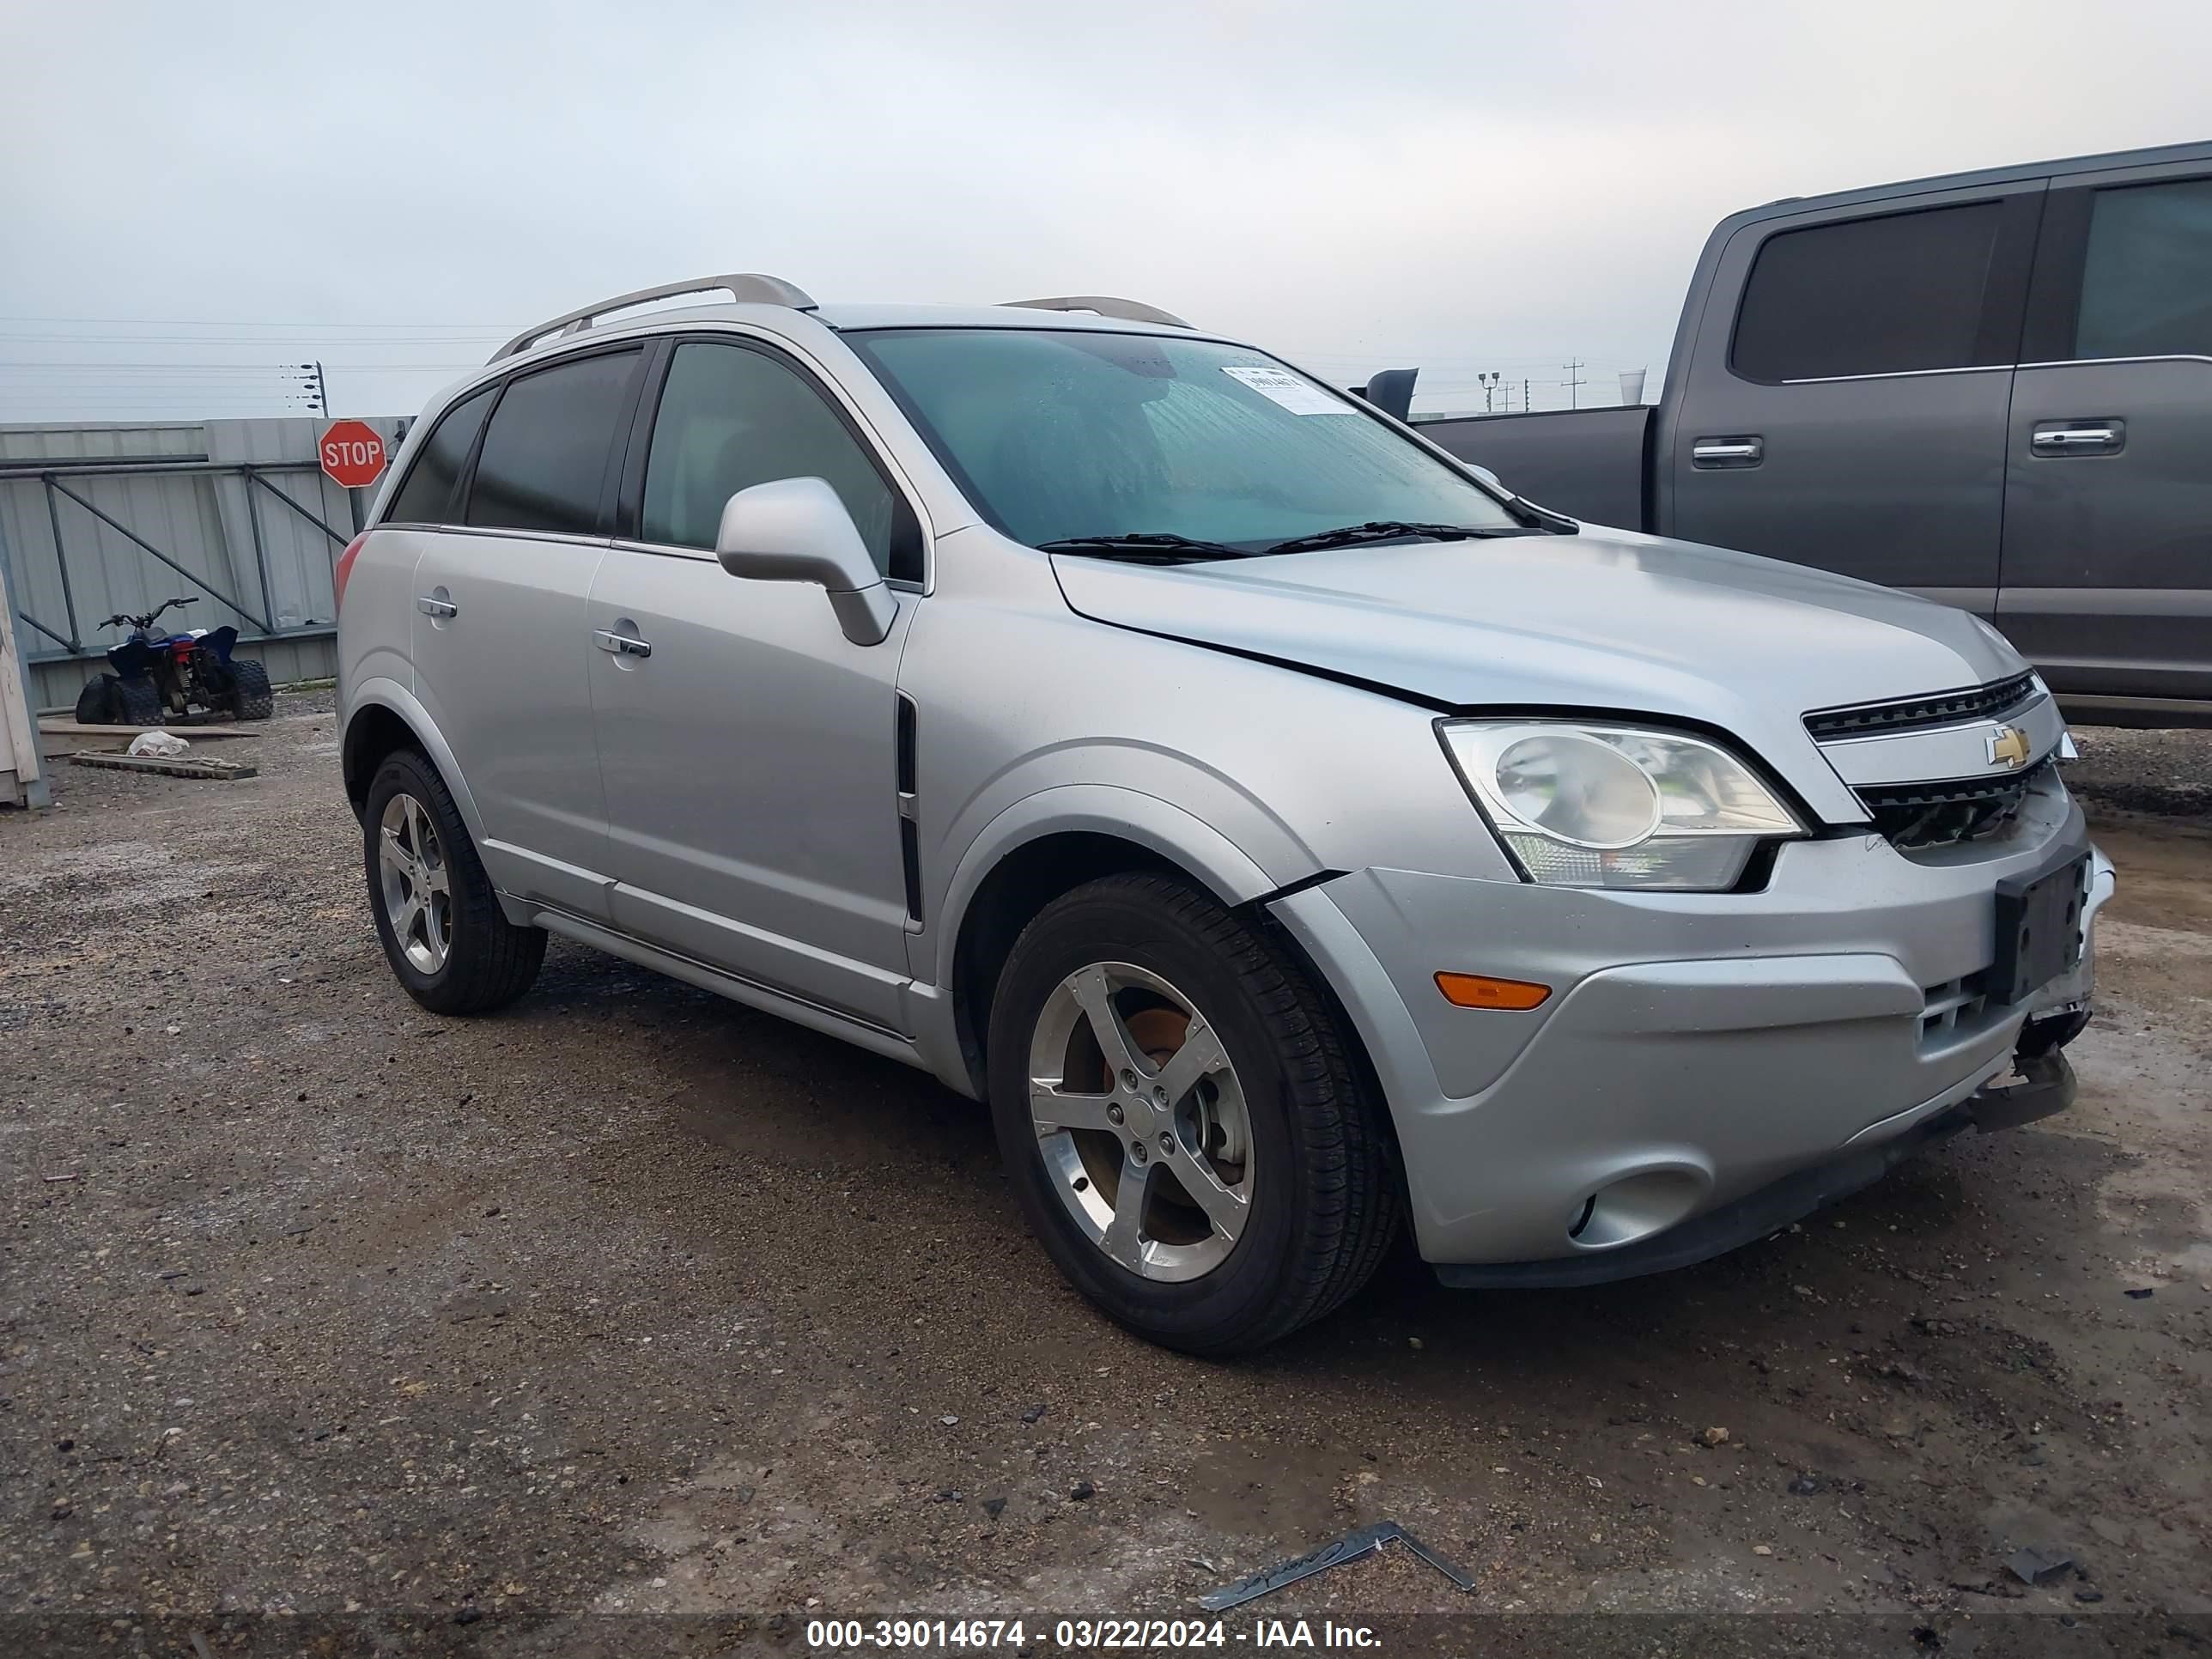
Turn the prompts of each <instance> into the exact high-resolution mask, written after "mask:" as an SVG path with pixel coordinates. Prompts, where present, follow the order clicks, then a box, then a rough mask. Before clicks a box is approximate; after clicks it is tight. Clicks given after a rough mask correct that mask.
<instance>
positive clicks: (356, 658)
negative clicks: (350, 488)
mask: <svg viewBox="0 0 2212 1659" xmlns="http://www.w3.org/2000/svg"><path fill="white" fill-rule="evenodd" d="M421 557H422V538H421V537H420V536H419V535H418V534H416V532H413V531H410V530H372V531H370V532H368V540H366V541H364V542H363V543H362V545H361V551H360V552H359V553H357V554H356V555H355V556H354V562H353V572H352V574H351V575H350V576H349V578H348V579H347V581H346V590H345V600H344V603H343V605H340V606H339V608H338V706H339V707H340V708H343V710H344V711H345V714H346V718H347V719H348V720H351V719H352V718H353V714H354V712H355V708H354V704H355V698H356V694H357V692H358V690H359V688H360V687H362V685H364V684H368V682H369V681H371V680H386V681H390V682H391V683H392V684H396V685H398V686H399V687H400V688H401V689H402V690H405V691H407V692H408V693H410V695H411V694H412V693H413V691H414V690H415V665H414V661H413V658H412V656H411V654H410V650H409V640H410V636H411V635H412V634H413V632H414V620H415V566H416V562H417V561H418V560H419V559H420V558H421Z"/></svg>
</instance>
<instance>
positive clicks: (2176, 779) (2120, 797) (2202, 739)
mask: <svg viewBox="0 0 2212 1659" xmlns="http://www.w3.org/2000/svg"><path fill="white" fill-rule="evenodd" d="M2074 741H2075V744H2076V745H2077V746H2078V747H2079V748H2080V749H2081V759H2080V760H2079V761H2076V762H2075V763H2074V765H2073V766H2072V767H2071V768H2070V769H2069V770H2068V772H2067V775H2066V778H2067V781H2068V782H2069V784H2071V785H2072V786H2073V787H2074V789H2075V792H2076V793H2080V794H2082V795H2085V796H2087V798H2088V799H2091V800H2094V801H2100V802H2103V803H2104V804H2106V805H2110V806H2118V807H2124V808H2125V809H2127V810H2128V811H2136V812H2151V813H2159V814H2163V815H2167V816H2172V817H2193V818H2195V819H2197V821H2198V822H2199V823H2212V732H2201V731H2184V732H2138V731H2134V730H2131V729H2130V728H2128V727H2126V726H2075V728H2074Z"/></svg>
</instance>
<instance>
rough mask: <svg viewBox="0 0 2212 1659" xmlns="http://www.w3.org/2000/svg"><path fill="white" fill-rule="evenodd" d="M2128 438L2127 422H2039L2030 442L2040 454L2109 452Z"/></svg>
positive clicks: (2031, 446) (2105, 453)
mask: <svg viewBox="0 0 2212 1659" xmlns="http://www.w3.org/2000/svg"><path fill="white" fill-rule="evenodd" d="M2127 441H2128V428H2127V422H2124V421H2039V422H2037V423H2036V427H2035V430H2034V432H2033V434H2032V435H2030V436H2029V438H2028V447H2030V448H2032V449H2033V450H2034V452H2035V453H2037V454H2039V455H2109V454H2111V453H2112V452H2113V451H2114V450H2116V449H2119V448H2122V447H2124V446H2125V445H2126V443H2127Z"/></svg>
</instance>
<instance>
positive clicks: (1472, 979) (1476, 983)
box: [1437, 974, 1552, 1009]
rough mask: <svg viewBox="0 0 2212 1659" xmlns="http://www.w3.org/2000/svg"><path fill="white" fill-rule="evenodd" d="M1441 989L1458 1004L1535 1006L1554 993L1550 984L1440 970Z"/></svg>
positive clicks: (1460, 1005)
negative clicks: (1442, 972)
mask: <svg viewBox="0 0 2212 1659" xmlns="http://www.w3.org/2000/svg"><path fill="white" fill-rule="evenodd" d="M1437 989H1438V990H1439V991H1442V992H1443V994H1444V1000H1445V1001H1446V1002H1449V1003H1450V1004H1451V1005H1452V1006H1454V1007H1455V1008H1514V1009H1527V1008H1534V1007H1535V1006H1537V1005H1539V1004H1540V1003H1541V1002H1542V1001H1543V1000H1544V999H1545V998H1547V997H1548V996H1550V995H1551V994H1552V987H1550V986H1548V985H1537V984H1534V983H1533V982H1532V981H1528V980H1525V979H1492V978H1491V977H1490V976H1489V975H1486V974H1438V975H1437Z"/></svg>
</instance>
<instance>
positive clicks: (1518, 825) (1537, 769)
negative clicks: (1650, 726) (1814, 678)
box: [1437, 720, 1805, 893]
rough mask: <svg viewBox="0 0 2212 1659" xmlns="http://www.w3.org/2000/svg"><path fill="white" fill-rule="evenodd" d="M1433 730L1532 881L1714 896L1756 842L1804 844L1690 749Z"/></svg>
mask: <svg viewBox="0 0 2212 1659" xmlns="http://www.w3.org/2000/svg"><path fill="white" fill-rule="evenodd" d="M1437 729H1438V730H1439V731H1440V732H1442V733H1443V740H1444V747H1445V748H1446V749H1447V750H1449V752H1450V754H1451V757H1452V761H1453V763H1455V765H1456V766H1457V767H1458V768H1459V773H1460V776H1461V777H1462V778H1463V779H1464V780H1465V781H1466V782H1467V787H1468V792H1469V793H1472V794H1473V795H1474V798H1475V799H1476V801H1477V802H1478V803H1479V804H1480V805H1481V807H1482V809H1483V811H1485V812H1486V813H1487V814H1488V815H1489V817H1490V821H1491V823H1492V825H1494V826H1495V827H1496V829H1497V830H1498V836H1500V838H1501V839H1503V840H1504V842H1505V845H1506V848H1507V849H1508V850H1509V851H1510V852H1511V854H1513V857H1514V858H1515V859H1516V860H1517V861H1518V862H1519V864H1520V866H1521V868H1522V871H1523V872H1526V874H1527V876H1528V879H1529V880H1531V881H1535V882H1543V883H1547V884H1551V885H1553V886H1560V887H1641V888H1662V889H1671V890H1674V891H1677V892H1704V893H1711V892H1723V891H1725V890H1727V889H1729V888H1730V887H1733V886H1735V884H1736V879H1737V878H1738V877H1740V876H1741V875H1742V874H1743V867H1744V866H1745V865H1746V864H1747V863H1748V862H1749V861H1750V859H1751V855H1752V853H1753V850H1754V849H1755V848H1757V847H1758V846H1759V842H1762V841H1772V840H1775V839H1777V838H1778V837H1782V836H1802V835H1803V834H1804V833H1805V829H1804V826H1803V825H1802V824H1801V823H1798V822H1797V820H1796V817H1793V816H1792V815H1791V813H1790V809H1789V808H1788V807H1786V806H1784V805H1783V804H1782V803H1781V802H1780V801H1778V800H1777V799H1775V798H1774V795H1773V793H1772V792H1771V791H1770V790H1769V789H1768V788H1767V787H1766V786H1765V784H1763V783H1761V782H1760V781H1759V779H1758V778H1757V777H1756V776H1754V775H1753V773H1752V770H1751V769H1750V768H1749V767H1747V766H1746V765H1745V764H1744V763H1742V762H1741V761H1740V760H1738V759H1736V757H1735V756H1733V755H1731V754H1729V752H1728V751H1727V750H1724V749H1721V748H1717V747H1716V746H1715V745H1714V744H1710V743H1707V742H1705V740H1704V739H1703V738H1692V737H1685V736H1682V735H1680V734H1679V733H1676V732H1647V731H1644V730H1641V729H1639V728H1638V727H1636V726H1599V725H1588V724H1584V723H1583V722H1581V721H1566V720H1446V721H1444V722H1443V723H1442V724H1441V725H1440V726H1438V728H1437Z"/></svg>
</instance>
